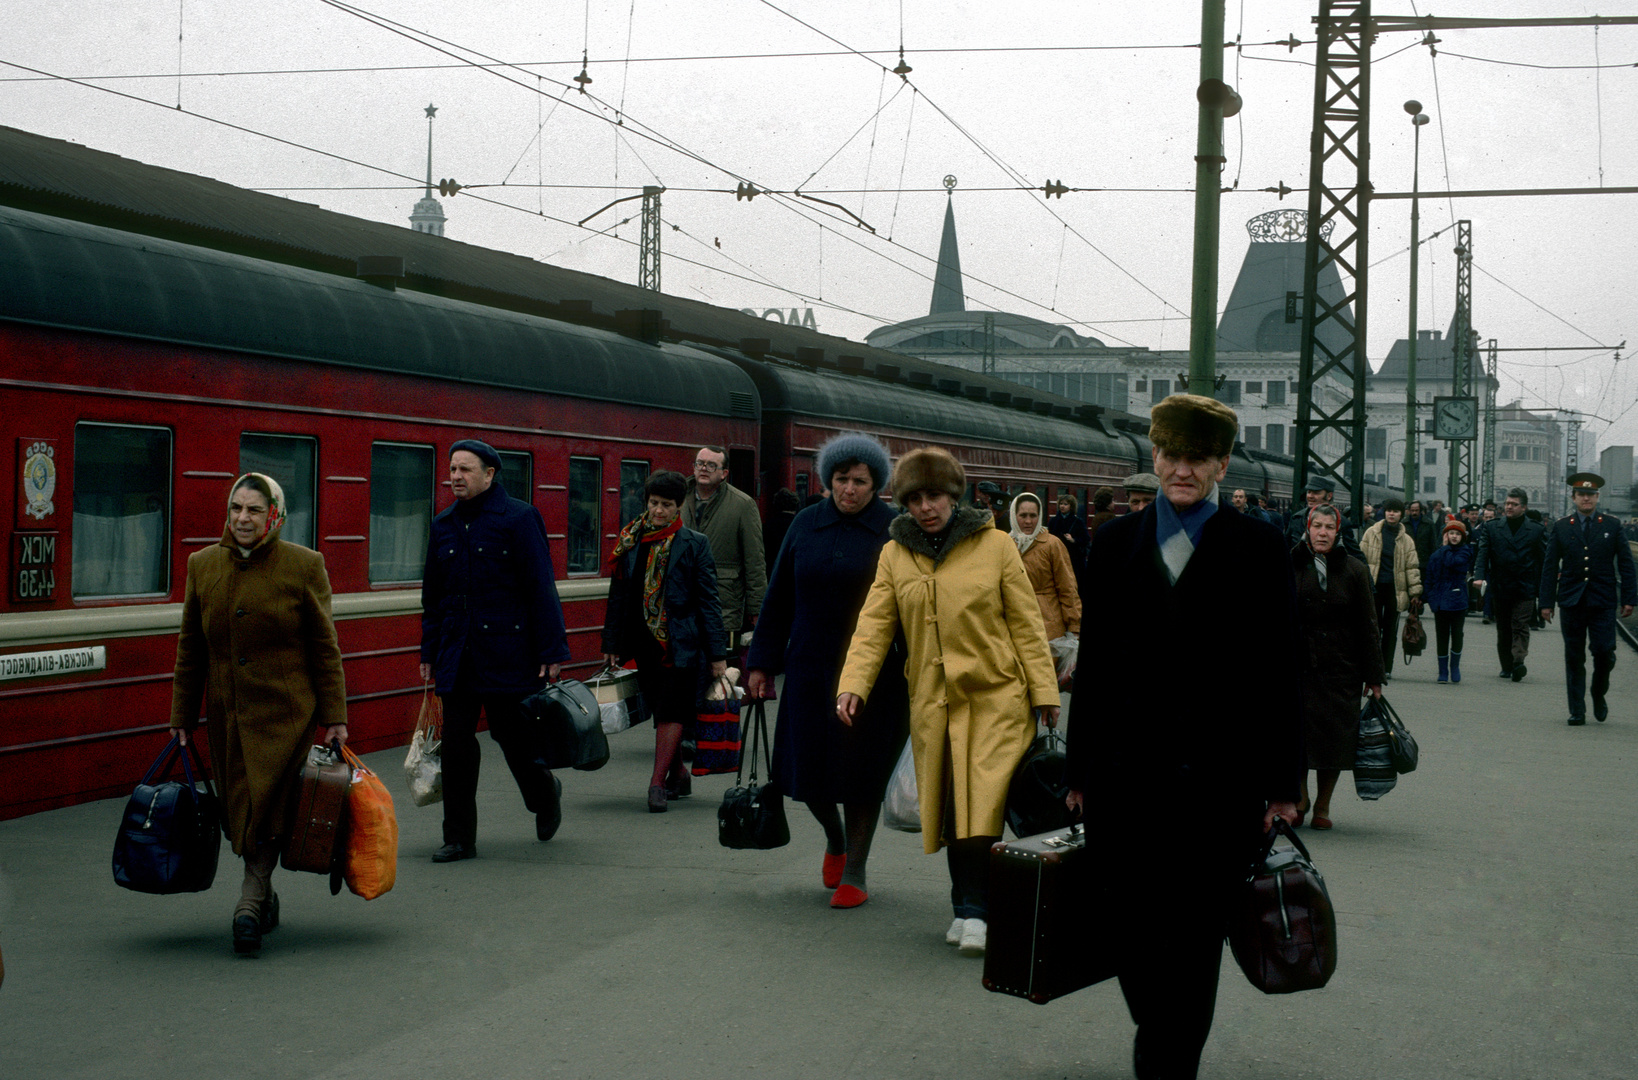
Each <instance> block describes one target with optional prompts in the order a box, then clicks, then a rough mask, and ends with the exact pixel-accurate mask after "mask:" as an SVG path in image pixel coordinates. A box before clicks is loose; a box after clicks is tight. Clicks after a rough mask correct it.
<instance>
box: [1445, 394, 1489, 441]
mask: <svg viewBox="0 0 1638 1080" xmlns="http://www.w3.org/2000/svg"><path fill="white" fill-rule="evenodd" d="M1478 415H1479V412H1478V407H1477V405H1476V404H1475V403H1474V401H1473V399H1472V398H1443V399H1441V400H1440V401H1439V402H1438V404H1437V405H1436V406H1435V408H1434V427H1435V428H1436V431H1435V435H1436V436H1437V437H1438V438H1441V439H1471V438H1474V437H1475V436H1476V435H1477V434H1478V430H1477V428H1478V424H1477V420H1478Z"/></svg>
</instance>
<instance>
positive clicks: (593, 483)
mask: <svg viewBox="0 0 1638 1080" xmlns="http://www.w3.org/2000/svg"><path fill="white" fill-rule="evenodd" d="M602 489H603V461H602V459H601V458H583V457H572V458H570V459H569V558H568V561H567V563H565V564H564V565H565V566H566V567H567V569H568V572H569V573H571V574H595V573H597V552H598V548H599V547H600V546H601V545H600V544H599V543H598V541H599V539H600V537H599V535H598V534H599V533H600V532H602V525H603V512H602V511H603V490H602Z"/></svg>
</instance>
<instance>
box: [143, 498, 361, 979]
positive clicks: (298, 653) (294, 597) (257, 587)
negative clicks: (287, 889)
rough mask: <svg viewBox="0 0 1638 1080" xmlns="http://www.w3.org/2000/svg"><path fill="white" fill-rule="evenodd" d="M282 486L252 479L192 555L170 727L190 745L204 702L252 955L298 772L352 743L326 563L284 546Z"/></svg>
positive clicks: (264, 922) (243, 936) (238, 922)
mask: <svg viewBox="0 0 1638 1080" xmlns="http://www.w3.org/2000/svg"><path fill="white" fill-rule="evenodd" d="M284 517H285V501H284V491H283V489H282V488H280V487H279V484H278V482H277V481H275V480H274V479H273V478H272V477H270V476H263V475H262V474H261V473H246V474H245V475H243V476H241V477H239V479H237V480H235V481H234V482H233V487H232V488H231V489H230V490H229V493H228V519H227V525H226V526H225V527H224V528H223V530H222V539H221V542H220V543H218V544H216V545H215V546H213V547H208V548H206V549H205V550H203V551H197V552H195V553H194V554H192V555H190V556H189V557H188V579H187V585H186V588H185V592H184V595H183V599H182V630H181V633H180V634H179V635H178V636H177V640H176V675H175V681H174V683H173V686H172V690H171V730H172V731H173V732H175V733H177V734H178V735H179V736H180V737H181V739H182V741H183V742H184V743H185V742H186V741H187V739H188V737H189V732H191V731H193V729H194V727H195V725H196V724H197V723H198V720H199V713H200V707H201V703H202V704H203V707H204V713H205V730H206V734H207V735H208V736H209V741H210V758H211V770H212V772H213V773H214V774H215V776H216V782H217V786H218V788H219V789H220V791H221V796H222V811H223V815H224V817H225V819H226V828H227V835H228V839H229V840H230V841H231V842H232V844H233V851H234V853H235V854H237V855H240V856H243V858H244V860H245V880H244V885H243V887H242V888H241V890H240V895H239V903H238V905H237V906H236V907H235V908H234V909H233V951H234V952H236V953H238V954H240V955H241V956H255V955H257V954H258V953H259V952H260V950H261V947H262V935H264V934H266V933H268V932H269V931H271V930H272V929H273V928H274V927H276V926H278V925H279V897H278V894H277V893H275V892H274V891H273V886H272V876H273V868H274V866H276V865H277V864H278V861H279V852H280V851H281V850H282V849H283V846H284V842H285V840H287V839H288V835H287V831H286V823H287V820H288V818H289V816H290V810H291V805H292V799H293V798H294V796H295V793H296V777H297V774H298V773H300V772H301V767H302V764H303V762H305V761H306V760H307V750H308V747H310V746H312V745H313V744H314V742H321V743H325V744H328V743H329V742H331V740H339V741H340V742H342V743H345V742H346V741H347V690H346V685H345V683H344V682H343V679H342V673H341V649H340V647H339V646H338V645H337V643H336V628H335V624H334V623H333V622H331V620H330V578H329V575H327V574H326V573H325V572H324V556H322V555H320V554H319V553H318V552H316V551H312V550H309V549H308V548H304V547H301V546H300V545H298V544H290V543H286V542H285V541H283V540H280V539H279V531H280V527H281V526H282V525H283V524H284Z"/></svg>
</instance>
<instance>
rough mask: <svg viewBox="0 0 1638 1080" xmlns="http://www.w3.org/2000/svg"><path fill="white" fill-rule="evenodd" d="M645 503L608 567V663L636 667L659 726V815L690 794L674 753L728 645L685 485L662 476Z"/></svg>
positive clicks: (655, 806)
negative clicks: (686, 508)
mask: <svg viewBox="0 0 1638 1080" xmlns="http://www.w3.org/2000/svg"><path fill="white" fill-rule="evenodd" d="M643 493H644V494H645V495H646V496H647V498H648V509H647V510H646V511H644V512H643V514H642V515H641V516H640V517H638V518H637V520H636V521H633V522H632V523H631V524H629V525H627V526H626V527H625V528H624V529H622V530H620V539H619V540H617V541H615V544H614V554H613V555H612V556H611V557H610V562H612V563H613V573H612V574H610V576H609V602H608V607H607V608H606V609H605V611H604V615H603V662H604V663H605V664H608V665H609V666H610V667H619V666H620V665H621V664H622V663H624V662H625V661H626V660H627V659H632V658H635V659H636V661H637V686H638V687H639V689H641V691H642V694H643V700H644V701H645V702H647V704H648V709H649V714H650V715H651V716H653V717H654V775H653V776H652V777H650V778H649V782H648V810H649V813H651V814H663V813H665V810H666V800H667V799H680V798H682V797H683V796H685V795H687V794H689V792H690V790H691V789H692V787H693V781H692V780H691V779H690V778H689V775H688V770H687V769H686V768H684V766H683V760H682V755H681V754H679V753H678V752H677V750H678V748H679V747H680V746H681V744H682V737H683V729H684V727H685V726H687V725H689V724H692V723H693V720H694V705H695V703H696V702H698V701H699V699H700V697H701V688H702V686H703V683H704V673H703V672H702V670H701V669H702V668H705V667H706V666H709V667H710V675H711V678H713V679H720V678H722V676H723V673H724V672H725V671H726V670H727V669H728V663H727V657H728V635H727V634H725V633H724V632H723V629H722V608H721V606H720V605H719V604H718V602H717V566H716V563H715V562H714V561H713V560H712V558H711V545H710V543H709V542H708V541H707V540H706V539H705V534H704V533H699V532H695V531H694V530H693V529H687V528H684V527H683V523H682V518H681V513H682V501H683V497H684V496H685V495H686V494H687V493H688V481H687V480H686V479H685V478H684V477H683V475H682V473H677V472H670V471H665V470H662V471H660V472H657V473H655V474H654V475H653V476H650V477H649V478H648V483H647V484H645V485H643Z"/></svg>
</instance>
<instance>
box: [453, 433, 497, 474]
mask: <svg viewBox="0 0 1638 1080" xmlns="http://www.w3.org/2000/svg"><path fill="white" fill-rule="evenodd" d="M457 450H465V451H466V452H467V453H469V454H472V455H473V456H475V457H476V458H477V459H478V460H479V461H481V462H483V463H484V465H485V466H486V467H488V468H491V469H498V468H500V467H501V459H500V455H499V454H498V453H496V452H495V448H494V447H493V446H490V445H489V444H488V443H486V442H484V441H483V440H482V439H461V440H460V441H458V442H456V443H455V444H454V445H453V446H451V447H450V448H449V456H450V457H454V456H455V452H456V451H457Z"/></svg>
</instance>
